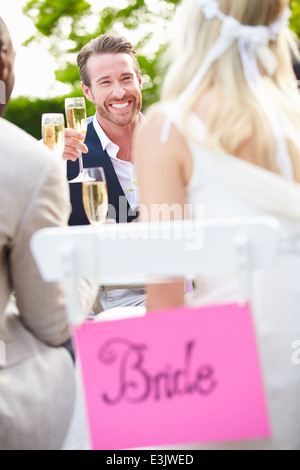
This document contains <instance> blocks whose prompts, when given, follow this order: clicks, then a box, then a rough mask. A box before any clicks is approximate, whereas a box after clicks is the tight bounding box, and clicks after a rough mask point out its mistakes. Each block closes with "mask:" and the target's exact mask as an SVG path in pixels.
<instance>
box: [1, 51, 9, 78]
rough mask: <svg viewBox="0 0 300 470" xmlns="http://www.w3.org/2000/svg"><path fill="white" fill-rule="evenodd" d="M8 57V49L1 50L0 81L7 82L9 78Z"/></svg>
mask: <svg viewBox="0 0 300 470" xmlns="http://www.w3.org/2000/svg"><path fill="white" fill-rule="evenodd" d="M8 71H9V67H8V57H7V51H6V49H0V80H2V81H3V82H5V81H6V80H7V77H8Z"/></svg>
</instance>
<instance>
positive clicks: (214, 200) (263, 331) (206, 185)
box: [175, 114, 300, 449]
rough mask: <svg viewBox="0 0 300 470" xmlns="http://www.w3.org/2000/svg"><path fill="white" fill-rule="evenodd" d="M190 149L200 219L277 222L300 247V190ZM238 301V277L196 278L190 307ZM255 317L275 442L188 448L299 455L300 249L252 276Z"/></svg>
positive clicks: (199, 131)
mask: <svg viewBox="0 0 300 470" xmlns="http://www.w3.org/2000/svg"><path fill="white" fill-rule="evenodd" d="M189 119H190V121H189V129H190V130H192V129H194V132H196V135H197V136H198V137H199V138H200V139H201V136H203V142H204V136H205V127H204V124H203V123H202V122H201V121H200V120H199V118H198V117H197V116H196V115H194V114H192V115H191V116H190V118H189ZM175 124H176V126H177V127H179V128H180V127H181V126H180V123H179V122H176V123H175ZM187 143H188V146H189V149H190V152H191V154H192V156H193V165H194V166H193V175H192V178H191V180H190V182H189V184H188V186H187V203H188V204H190V205H191V207H192V209H193V212H194V214H197V206H198V207H199V205H202V210H198V214H201V213H202V212H203V216H204V219H209V218H215V217H222V218H223V217H225V218H226V217H235V218H236V217H248V216H254V217H257V216H266V215H268V216H273V217H276V218H277V219H278V220H279V221H280V222H281V224H282V227H283V229H284V230H286V231H288V233H289V234H290V236H297V234H298V235H299V241H300V185H299V184H296V183H291V182H288V181H287V180H285V179H284V178H282V177H281V176H279V175H276V174H274V173H271V172H269V171H267V170H264V169H262V168H259V167H257V166H255V165H253V164H251V163H248V162H245V161H243V160H241V159H239V158H236V157H234V156H231V155H228V154H224V153H218V152H216V151H214V150H212V149H210V148H208V147H207V145H205V144H204V143H203V144H200V143H196V142H194V141H192V140H189V141H188V142H187ZM221 242H222V241H221V240H220V243H221ZM299 247H300V243H299ZM239 295H240V292H239V289H238V284H237V280H236V279H235V278H234V277H232V278H226V279H224V278H221V279H216V278H211V279H207V278H206V279H198V280H197V291H196V292H195V293H193V294H192V295H190V296H189V300H188V301H189V303H190V304H193V305H205V304H216V303H227V302H232V301H237V300H238V299H239ZM252 311H253V317H254V322H255V328H256V335H257V340H258V346H259V354H260V360H261V367H262V371H263V380H264V384H265V388H266V394H267V404H268V410H269V415H270V420H271V426H272V438H270V439H262V440H255V441H247V442H234V443H226V444H224V443H223V444H214V445H205V446H204V445H203V446H200V445H187V446H184V447H185V448H189V449H193V448H197V449H201V448H203V449H210V448H213V449H300V364H299V365H297V364H296V363H293V361H292V356H293V353H295V350H294V349H293V344H294V342H295V341H297V340H300V248H299V253H298V254H295V253H291V254H289V255H284V256H281V259H280V262H279V265H278V267H277V268H276V270H274V271H272V272H269V273H262V272H259V273H255V274H254V275H253V287H252ZM298 357H300V353H299V355H298ZM294 362H295V361H294ZM199 425H200V424H199Z"/></svg>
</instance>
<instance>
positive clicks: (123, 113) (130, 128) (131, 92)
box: [63, 34, 145, 309]
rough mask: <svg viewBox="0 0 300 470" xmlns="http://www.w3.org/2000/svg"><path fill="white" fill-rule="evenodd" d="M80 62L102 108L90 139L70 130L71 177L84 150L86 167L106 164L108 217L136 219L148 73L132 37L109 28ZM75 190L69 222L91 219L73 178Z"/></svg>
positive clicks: (112, 296)
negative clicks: (136, 138) (138, 146)
mask: <svg viewBox="0 0 300 470" xmlns="http://www.w3.org/2000/svg"><path fill="white" fill-rule="evenodd" d="M77 64H78V68H79V73H80V77H81V82H82V89H83V92H84V94H85V96H86V98H87V99H88V100H89V101H91V102H92V103H94V105H95V108H96V114H95V115H94V116H93V117H91V118H89V119H88V131H87V135H86V139H85V143H83V142H82V134H80V133H78V132H76V131H74V130H72V129H66V130H65V137H66V145H65V150H64V154H63V158H64V159H65V160H67V174H68V179H69V180H71V179H73V178H75V177H76V176H77V175H78V172H79V165H78V150H79V151H81V152H82V153H83V154H84V155H83V166H84V167H94V166H102V167H103V168H104V172H105V176H106V181H107V190H108V202H109V211H108V217H109V218H113V219H115V220H116V222H131V221H132V220H134V219H135V218H136V217H137V209H138V205H139V191H138V186H137V185H136V184H135V181H136V176H135V168H134V164H133V161H132V140H133V134H134V131H135V128H136V126H138V124H139V122H140V121H141V120H142V119H143V116H142V114H141V112H140V111H141V107H142V93H141V90H142V78H141V72H140V67H139V63H138V60H137V56H136V52H135V50H134V48H133V45H132V44H131V43H130V42H129V41H128V40H127V39H126V38H124V37H120V36H113V35H108V34H103V35H100V36H98V37H97V38H96V39H93V40H92V41H90V42H89V43H88V44H86V45H85V46H84V47H83V49H82V50H81V51H80V53H79V54H78V57H77ZM75 139H79V140H75ZM70 193H71V203H72V214H71V217H70V221H69V224H70V225H84V224H88V223H89V222H88V219H87V217H86V215H85V212H84V208H83V204H82V188H81V184H80V183H77V184H70ZM133 255H134V254H133ZM121 262H122V260H121V258H120V263H121ZM104 297H105V298H104ZM144 299H145V296H144V291H143V289H131V290H125V289H119V290H118V291H110V292H108V293H105V294H102V296H101V299H100V300H101V303H102V306H103V308H104V309H107V308H111V307H115V306H120V305H122V306H128V305H140V304H141V303H142V302H143V301H144Z"/></svg>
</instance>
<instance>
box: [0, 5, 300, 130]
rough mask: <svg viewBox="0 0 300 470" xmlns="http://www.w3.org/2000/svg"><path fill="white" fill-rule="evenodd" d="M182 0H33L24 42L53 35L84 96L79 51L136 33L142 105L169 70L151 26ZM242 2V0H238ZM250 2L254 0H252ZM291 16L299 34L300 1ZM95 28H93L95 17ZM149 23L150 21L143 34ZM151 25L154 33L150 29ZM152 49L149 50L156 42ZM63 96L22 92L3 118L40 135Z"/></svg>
mask: <svg viewBox="0 0 300 470" xmlns="http://www.w3.org/2000/svg"><path fill="white" fill-rule="evenodd" d="M180 1H181V0H151V1H149V0H123V1H122V2H121V5H122V6H121V7H120V6H119V7H118V8H117V7H114V6H113V5H114V4H115V3H116V2H114V1H112V0H89V1H85V0H29V1H28V2H27V3H26V5H25V7H24V10H23V12H24V14H25V15H27V16H28V17H29V18H31V20H32V21H33V23H34V25H35V27H36V35H34V36H33V37H31V38H28V40H27V41H26V43H25V45H28V44H30V43H33V42H35V43H39V42H40V41H41V40H42V39H43V38H45V37H47V38H48V40H49V44H50V45H49V51H50V52H51V54H52V55H53V56H54V57H55V58H56V61H57V70H56V79H57V80H58V81H61V82H63V83H65V84H69V85H70V86H71V87H72V90H73V91H72V92H71V93H70V94H68V96H71V95H74V96H76V95H78V94H80V95H82V90H81V87H80V77H79V73H78V69H77V65H76V55H77V53H78V52H79V51H80V49H81V48H82V47H83V46H84V45H85V44H86V43H87V42H88V41H90V40H91V39H92V38H94V37H96V36H98V35H99V34H103V33H112V34H123V35H124V36H126V37H128V38H129V39H130V40H131V38H130V35H132V33H135V35H136V37H138V40H137V41H136V42H134V41H132V42H133V43H134V46H135V49H136V52H137V54H138V59H139V63H140V67H141V71H142V75H143V81H144V85H143V109H144V110H145V109H146V108H147V107H148V106H149V105H151V104H152V103H154V102H155V101H156V100H157V99H158V96H159V89H160V85H161V82H162V80H163V76H164V73H165V70H164V68H163V66H162V62H161V60H160V59H161V55H162V53H163V52H164V50H165V46H166V44H164V43H160V42H159V41H158V40H157V39H158V38H156V37H155V33H154V32H153V31H151V25H156V24H157V22H158V21H160V22H164V24H165V26H166V27H167V26H168V22H169V21H170V19H171V18H172V17H173V15H174V13H175V10H176V7H177V5H178V4H179V3H180ZM237 1H238V0H237ZM250 1H251V0H250ZM290 7H291V10H292V17H291V20H290V27H291V29H292V30H293V31H294V32H295V33H296V35H297V36H298V38H300V0H291V2H290ZM88 20H92V21H93V24H94V28H93V30H92V31H91V21H88ZM145 25H146V26H147V25H148V26H149V25H150V29H149V28H148V32H147V33H145V32H144V30H145ZM149 30H150V32H149ZM153 44H154V48H153V47H152V49H151V53H149V52H148V53H145V50H146V48H147V47H149V45H153ZM64 99H65V96H58V97H56V98H54V99H48V100H41V99H33V98H30V97H20V98H16V99H13V100H11V101H10V103H9V105H8V107H7V111H6V114H5V118H6V119H8V120H9V121H11V122H14V123H15V124H16V125H17V126H19V127H21V128H22V129H24V130H26V131H27V132H28V133H29V134H31V135H33V136H34V137H36V138H38V139H40V137H41V129H40V127H41V124H40V123H41V115H42V113H45V112H62V113H63V112H64ZM87 110H88V115H91V114H93V113H94V106H93V105H92V104H91V103H89V102H87Z"/></svg>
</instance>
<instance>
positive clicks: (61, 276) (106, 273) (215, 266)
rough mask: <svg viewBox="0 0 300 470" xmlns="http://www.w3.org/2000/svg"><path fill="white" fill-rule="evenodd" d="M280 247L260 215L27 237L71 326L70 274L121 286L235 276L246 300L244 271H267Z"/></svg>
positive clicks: (75, 310)
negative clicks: (59, 286)
mask: <svg viewBox="0 0 300 470" xmlns="http://www.w3.org/2000/svg"><path fill="white" fill-rule="evenodd" d="M279 244H280V224H279V222H278V221H277V220H276V219H274V218H268V217H266V218H265V217H260V218H245V219H234V218H232V219H224V220H222V219H215V220H210V221H206V222H205V223H203V222H201V221H200V222H196V221H191V220H187V221H184V222H182V221H176V222H165V223H163V224H161V223H152V224H147V223H135V224H112V225H103V226H101V227H99V228H95V227H92V226H82V227H78V226H76V227H67V228H56V227H55V228H45V229H42V230H40V231H38V232H37V233H36V234H35V235H34V236H33V237H32V241H31V249H32V252H33V255H34V257H35V260H36V263H37V265H38V267H39V270H40V272H41V275H42V277H43V279H44V280H45V281H47V282H54V281H63V283H64V285H65V290H66V295H67V299H68V311H69V314H70V319H71V322H73V323H76V322H77V321H79V319H80V318H81V317H80V312H79V302H78V299H77V293H76V286H75V280H76V278H77V277H84V278H93V279H94V280H95V281H97V282H98V283H99V285H108V286H109V285H120V286H121V285H123V286H126V285H132V284H138V285H139V284H147V283H152V282H155V283H157V282H160V281H161V282H168V280H170V279H172V278H173V277H180V276H184V277H187V278H189V279H193V278H194V277H195V276H197V275H201V276H206V275H217V274H226V273H230V274H232V273H235V274H236V276H237V277H238V278H239V281H240V286H241V295H242V296H243V297H244V298H246V299H248V298H249V287H250V285H249V275H250V273H251V270H254V269H271V268H272V267H273V266H274V265H275V264H276V260H277V256H278V252H279Z"/></svg>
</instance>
